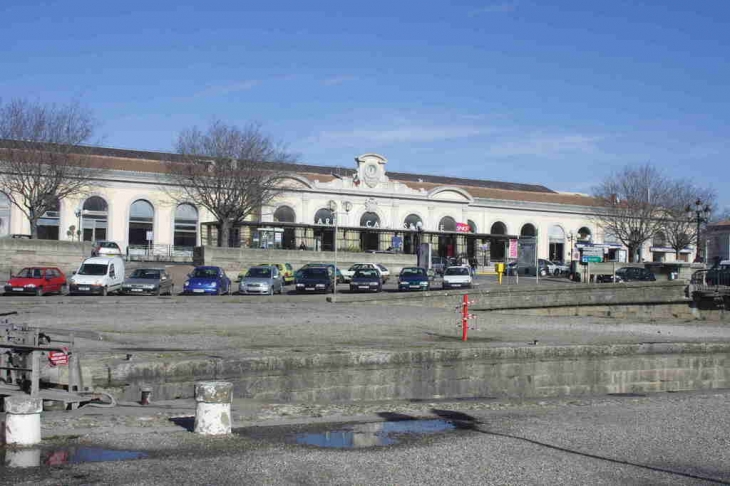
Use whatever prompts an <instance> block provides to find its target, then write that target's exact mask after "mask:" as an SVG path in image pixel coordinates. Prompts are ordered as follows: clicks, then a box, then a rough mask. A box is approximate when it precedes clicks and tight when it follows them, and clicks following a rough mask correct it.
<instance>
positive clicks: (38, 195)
mask: <svg viewBox="0 0 730 486" xmlns="http://www.w3.org/2000/svg"><path fill="white" fill-rule="evenodd" d="M94 127H95V122H94V119H93V117H92V116H91V114H90V113H89V112H88V111H87V110H85V109H83V108H82V107H81V106H80V105H79V104H77V103H71V104H68V105H54V104H42V103H33V102H29V101H25V100H20V99H16V100H11V101H10V102H8V103H6V104H2V103H0V192H2V193H3V194H5V195H6V196H7V198H8V199H9V200H10V202H11V203H12V204H13V205H15V206H16V207H17V208H18V209H20V211H22V213H23V214H24V215H25V216H26V217H27V218H28V221H29V222H30V233H31V238H36V237H37V236H38V220H39V219H40V218H41V217H42V216H43V214H45V213H46V211H49V210H53V209H55V208H56V205H57V202H58V200H60V199H64V198H68V197H72V196H77V195H80V194H83V193H84V192H85V191H86V189H87V187H88V185H89V182H90V178H91V176H92V174H93V171H91V170H89V169H90V160H89V158H88V157H86V156H85V148H84V147H83V146H82V144H84V143H88V141H89V140H90V138H91V136H92V134H93V132H94Z"/></svg>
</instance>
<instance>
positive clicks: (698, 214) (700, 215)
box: [684, 198, 712, 262]
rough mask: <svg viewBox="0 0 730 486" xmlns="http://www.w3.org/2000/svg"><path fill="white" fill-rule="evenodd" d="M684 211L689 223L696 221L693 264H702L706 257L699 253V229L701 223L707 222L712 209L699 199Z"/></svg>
mask: <svg viewBox="0 0 730 486" xmlns="http://www.w3.org/2000/svg"><path fill="white" fill-rule="evenodd" d="M684 210H685V211H686V212H687V217H688V218H689V220H690V221H693V220H696V221H697V249H696V251H697V253H696V255H695V262H704V257H706V256H707V255H702V253H701V252H700V228H701V225H702V223H706V222H707V221H708V220H709V218H710V212H711V211H712V209H711V208H710V205H709V204H705V203H703V202H702V200H701V199H699V198H697V200H696V201H695V202H694V204H688V205H687V207H686V208H684ZM693 213H694V215H693Z"/></svg>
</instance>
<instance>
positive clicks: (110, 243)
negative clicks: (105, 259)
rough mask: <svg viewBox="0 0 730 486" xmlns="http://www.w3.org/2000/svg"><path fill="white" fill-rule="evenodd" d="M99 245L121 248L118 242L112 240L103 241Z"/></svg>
mask: <svg viewBox="0 0 730 486" xmlns="http://www.w3.org/2000/svg"><path fill="white" fill-rule="evenodd" d="M99 246H100V247H102V248H114V249H117V248H119V247H118V246H117V244H116V243H114V242H111V241H102V242H101V243H99Z"/></svg>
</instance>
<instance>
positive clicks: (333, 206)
mask: <svg viewBox="0 0 730 486" xmlns="http://www.w3.org/2000/svg"><path fill="white" fill-rule="evenodd" d="M327 206H328V207H329V209H330V211H332V216H333V219H334V220H335V235H334V238H333V240H334V245H335V257H334V260H335V268H334V270H333V273H334V277H335V282H334V286H333V289H332V302H335V301H337V201H335V200H331V201H330V202H329V203H328V204H327ZM342 207H343V209H344V210H345V213H347V214H349V213H350V210H351V209H352V203H351V202H350V201H345V202H344V203H343V204H342Z"/></svg>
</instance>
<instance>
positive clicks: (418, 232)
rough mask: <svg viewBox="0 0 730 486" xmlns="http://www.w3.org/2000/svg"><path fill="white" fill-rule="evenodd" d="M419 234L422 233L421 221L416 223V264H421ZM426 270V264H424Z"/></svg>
mask: <svg viewBox="0 0 730 486" xmlns="http://www.w3.org/2000/svg"><path fill="white" fill-rule="evenodd" d="M421 235H423V222H422V221H418V222H417V223H416V265H418V266H420V264H421ZM426 270H428V265H427V266H426Z"/></svg>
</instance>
